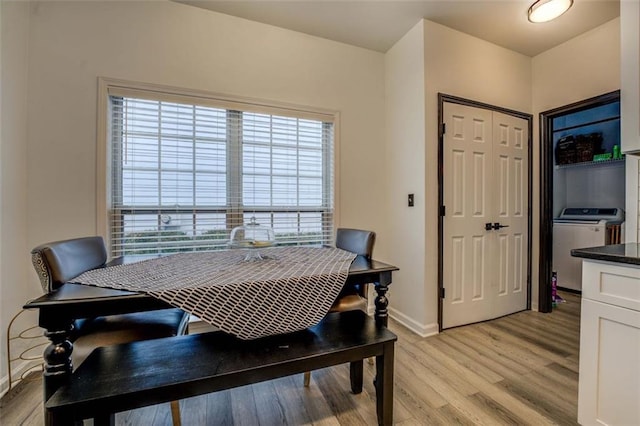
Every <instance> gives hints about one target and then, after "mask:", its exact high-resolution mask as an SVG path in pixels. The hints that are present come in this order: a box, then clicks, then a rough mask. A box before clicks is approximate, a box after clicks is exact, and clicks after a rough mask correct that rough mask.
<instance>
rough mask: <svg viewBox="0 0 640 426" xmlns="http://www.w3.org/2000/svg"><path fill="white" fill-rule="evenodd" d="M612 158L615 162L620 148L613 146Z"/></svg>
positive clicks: (618, 156)
mask: <svg viewBox="0 0 640 426" xmlns="http://www.w3.org/2000/svg"><path fill="white" fill-rule="evenodd" d="M613 158H614V159H616V160H617V159H618V158H620V147H619V146H618V145H614V146H613Z"/></svg>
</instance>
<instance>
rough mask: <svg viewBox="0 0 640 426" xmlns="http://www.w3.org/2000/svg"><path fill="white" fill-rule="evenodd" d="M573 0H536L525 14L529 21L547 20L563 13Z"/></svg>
mask: <svg viewBox="0 0 640 426" xmlns="http://www.w3.org/2000/svg"><path fill="white" fill-rule="evenodd" d="M572 4H573V0H538V1H536V2H535V3H534V4H532V5H531V7H530V8H529V11H528V12H527V15H528V17H529V21H530V22H535V23H538V22H548V21H551V20H552V19H556V18H557V17H558V16H560V15H562V14H563V13H565V12H566V11H567V10H569V8H570V7H571V5H572Z"/></svg>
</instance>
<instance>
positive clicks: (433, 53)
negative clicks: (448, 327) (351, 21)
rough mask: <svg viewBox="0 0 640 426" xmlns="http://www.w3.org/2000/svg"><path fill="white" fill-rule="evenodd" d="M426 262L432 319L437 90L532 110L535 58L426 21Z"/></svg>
mask: <svg viewBox="0 0 640 426" xmlns="http://www.w3.org/2000/svg"><path fill="white" fill-rule="evenodd" d="M425 59H426V66H425V69H426V76H425V78H426V85H425V86H426V92H425V98H426V117H427V120H426V126H427V133H426V147H427V148H426V152H425V155H426V156H425V163H426V176H425V177H426V188H427V194H426V196H425V198H426V204H427V206H429V208H427V211H426V229H427V233H426V242H427V245H426V262H425V270H426V275H425V278H426V280H425V291H426V294H427V305H426V306H427V314H428V316H429V321H433V322H436V321H437V306H438V305H437V303H438V294H437V288H438V282H437V280H438V273H437V272H438V263H437V262H438V244H437V241H438V239H437V235H438V234H437V230H438V210H437V206H438V157H437V156H438V93H439V92H440V93H445V94H448V95H454V96H459V97H462V98H466V99H471V100H474V101H479V102H484V103H487V104H491V105H495V106H499V107H504V108H509V109H512V110H516V111H520V112H524V113H530V112H531V58H529V57H527V56H524V55H521V54H519V53H515V52H513V51H510V50H507V49H504V48H502V47H499V46H497V45H495V44H492V43H489V42H486V41H483V40H480V39H478V38H475V37H471V36H469V35H467V34H464V33H461V32H459V31H455V30H452V29H450V28H447V27H445V26H442V25H440V24H436V23H434V22H430V21H425Z"/></svg>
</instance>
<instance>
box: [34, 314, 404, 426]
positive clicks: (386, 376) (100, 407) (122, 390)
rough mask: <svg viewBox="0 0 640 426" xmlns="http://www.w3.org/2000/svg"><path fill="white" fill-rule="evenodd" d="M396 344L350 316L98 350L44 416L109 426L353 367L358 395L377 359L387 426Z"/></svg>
mask: <svg viewBox="0 0 640 426" xmlns="http://www.w3.org/2000/svg"><path fill="white" fill-rule="evenodd" d="M396 340H397V337H396V336H395V335H394V334H393V333H392V332H390V331H389V330H387V328H386V327H384V326H377V325H376V323H375V321H374V320H373V319H372V318H370V317H368V316H366V315H365V314H364V312H362V311H351V312H341V313H332V314H329V315H327V317H325V318H324V319H323V320H322V321H321V322H320V323H319V324H317V325H316V326H314V327H312V328H309V329H307V330H303V331H300V332H296V333H291V334H283V335H278V336H270V337H265V338H261V339H256V340H240V339H236V338H234V337H231V336H229V335H227V334H224V333H221V332H212V333H203V334H194V335H189V336H179V337H170V338H164V339H156V340H147V341H141V342H134V343H128V344H123V345H116V346H108V347H102V348H97V349H96V350H94V351H93V352H92V353H91V355H89V357H88V358H87V360H86V361H85V362H84V363H82V364H81V365H80V366H79V367H78V369H77V370H76V371H74V372H73V374H72V375H71V377H70V380H69V381H68V383H66V384H65V385H63V386H62V387H60V388H59V389H58V390H57V391H56V392H55V393H54V394H53V395H52V396H51V398H49V400H48V401H46V403H45V409H46V411H47V414H48V416H50V419H51V420H52V423H53V424H60V425H63V424H64V425H67V424H72V423H73V422H74V421H77V420H81V419H85V418H95V424H114V413H117V412H120V411H126V410H131V409H134V408H139V407H144V406H148V405H154V404H160V403H163V402H168V401H173V400H178V399H183V398H189V397H192V396H196V395H202V394H206V393H210V392H215V391H219V390H224V389H230V388H234V387H237V386H243V385H247V384H251V383H257V382H261V381H265V380H271V379H275V378H278V377H283V376H289V375H292V374H298V373H303V372H305V371H310V370H315V369H319V368H324V367H328V366H332V365H336V364H343V363H347V362H349V363H352V366H353V367H354V368H353V369H352V376H351V379H352V383H351V385H352V389H353V390H354V392H356V393H357V392H359V391H361V389H362V360H363V359H365V358H368V357H372V356H375V357H376V382H375V386H376V409H377V415H378V423H379V424H381V425H390V424H392V419H393V362H394V344H395V341H396ZM358 366H360V367H359V368H360V370H359V373H358ZM358 374H359V377H358ZM358 382H359V383H358ZM300 386H302V383H301V384H300Z"/></svg>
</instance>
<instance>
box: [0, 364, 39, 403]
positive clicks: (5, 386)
mask: <svg viewBox="0 0 640 426" xmlns="http://www.w3.org/2000/svg"><path fill="white" fill-rule="evenodd" d="M40 363H41V362H40V361H23V362H21V363H20V364H18V365H17V366H16V367H15V369H14V371H13V373H14V374H13V381H14V386H16V384H17V383H20V381H21V380H22V379H21V377H22V375H23V374H25V373H26V372H27V371H29V370H31V369H33V368H35V367H37V366H38V365H39V364H40ZM7 392H9V373H7V374H5V375H4V376H3V377H2V378H1V379H0V398H2V397H3V396H5V395H6V394H7Z"/></svg>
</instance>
